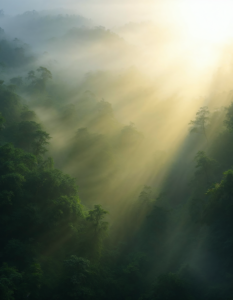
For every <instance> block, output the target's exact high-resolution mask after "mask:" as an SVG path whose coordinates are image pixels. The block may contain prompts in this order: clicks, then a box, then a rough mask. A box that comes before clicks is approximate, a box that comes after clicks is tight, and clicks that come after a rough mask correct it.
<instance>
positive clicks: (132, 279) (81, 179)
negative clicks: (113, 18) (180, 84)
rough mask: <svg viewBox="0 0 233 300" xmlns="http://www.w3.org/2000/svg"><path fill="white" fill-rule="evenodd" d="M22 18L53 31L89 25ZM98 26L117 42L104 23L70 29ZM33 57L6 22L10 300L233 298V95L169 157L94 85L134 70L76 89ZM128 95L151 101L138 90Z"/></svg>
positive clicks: (5, 201) (0, 99)
mask: <svg viewBox="0 0 233 300" xmlns="http://www.w3.org/2000/svg"><path fill="white" fill-rule="evenodd" d="M15 18H16V20H17V22H18V23H17V22H16V24H24V25H25V24H26V25H25V26H28V24H34V25H33V26H34V27H35V28H37V24H40V25H41V24H45V25H44V26H45V27H44V29H46V28H47V26H48V28H50V29H51V31H52V28H53V26H54V27H55V28H56V30H57V26H58V28H60V27H59V26H61V27H62V26H63V25H62V24H65V25H64V27H62V28H63V29H64V28H65V27H66V26H67V27H69V26H70V24H71V23H72V24H73V23H75V24H76V23H77V22H80V24H86V22H87V23H88V21H86V19H82V17H79V16H78V17H76V16H67V17H66V16H52V17H48V16H43V15H40V14H37V13H36V12H30V13H26V14H23V15H21V16H18V17H15ZM30 22H32V23H30ZM52 24H53V25H52ZM67 24H68V25H67ZM24 25H22V26H24ZM17 26H18V25H17ZM33 26H32V27H31V28H28V30H35V28H34V29H33ZM41 26H42V25H41ZM65 29H66V28H65ZM38 30H40V29H38ZM93 32H94V33H95V34H94V36H95V38H97V39H98V38H99V37H100V36H101V35H104V36H105V37H107V39H109V41H110V42H111V41H112V40H114V41H115V40H117V41H120V40H119V39H118V37H116V36H115V35H114V34H112V33H111V32H108V31H106V30H104V29H103V28H96V29H92V31H90V30H89V29H73V30H71V31H69V33H68V38H70V36H73V35H74V36H75V37H76V38H77V39H78V40H79V41H81V40H82V39H84V40H85V38H86V36H85V35H86V34H87V35H88V39H90V40H91V39H92V33H93ZM28 53H29V52H27V46H26V45H25V44H24V43H23V42H20V41H19V40H17V39H16V40H10V39H8V38H6V36H5V33H4V31H3V30H2V29H0V62H1V66H0V74H1V75H0V76H1V78H2V80H0V299H3V300H21V299H33V300H47V299H50V300H64V299H66V300H71V299H80V300H92V299H93V300H97V299H101V300H109V299H111V300H119V299H125V300H127V299H128V300H129V299H132V300H134V299H135V300H152V299H154V300H177V299H179V300H223V299H224V300H232V299H233V298H232V295H233V255H232V253H233V203H232V201H233V170H232V166H233V155H232V153H233V102H231V100H232V94H231V93H230V94H229V95H228V96H229V97H228V100H227V102H226V107H225V108H219V109H215V110H209V108H208V107H206V106H203V107H201V108H200V109H199V110H198V111H197V112H195V111H194V112H193V115H194V117H193V118H192V120H191V121H190V123H189V125H190V134H188V135H187V137H186V138H185V139H184V141H183V144H182V146H181V147H180V150H179V151H177V152H176V156H175V157H174V158H172V159H171V158H168V155H167V154H166V153H168V152H169V150H167V149H164V151H162V150H157V151H154V149H152V146H151V145H152V143H150V141H149V142H148V141H147V139H146V137H145V136H144V135H143V134H142V133H141V132H140V131H139V130H137V129H136V127H135V125H134V124H133V123H132V122H130V123H129V124H128V125H125V124H123V122H120V121H119V120H118V119H117V117H116V115H115V111H114V109H113V106H112V105H111V104H110V103H109V102H107V101H105V100H104V99H103V98H100V97H98V96H96V95H95V94H94V93H93V92H92V91H91V88H90V87H98V88H99V90H101V89H103V90H104V88H103V87H102V82H104V83H105V84H106V85H108V88H109V90H108V92H109V93H110V92H111V91H114V93H116V92H117V91H119V90H120V87H122V86H123V82H124V83H125V85H127V84H128V83H129V82H130V79H131V77H133V78H134V79H135V78H136V76H137V74H136V72H135V71H134V70H133V71H132V69H131V72H129V73H128V74H127V75H125V77H124V80H122V76H120V75H119V76H118V75H117V76H115V77H114V76H112V77H111V76H110V75H109V74H110V73H108V72H107V71H98V72H96V73H91V72H90V73H88V74H86V75H85V78H84V79H83V81H82V83H81V84H79V85H78V84H77V85H75V87H73V86H71V85H70V83H69V82H65V80H64V81H63V80H61V79H59V78H61V77H62V74H61V73H62V72H61V71H60V73H59V74H52V72H51V71H50V70H49V67H47V66H44V65H42V66H41V65H40V64H38V60H36V59H34V56H33V55H30V54H28ZM21 67H22V69H21ZM58 75H59V76H58ZM138 78H139V80H138V82H139V81H140V80H141V78H140V77H138ZM125 79H126V80H125ZM96 90H97V88H96ZM148 93H149V92H148V91H144V90H143V92H142V94H141V95H142V97H143V105H145V102H144V101H146V100H145V99H144V97H145V95H148ZM125 94H126V96H125V97H129V98H130V97H131V98H130V100H129V103H126V104H128V105H129V106H128V109H129V108H131V107H132V106H130V105H131V104H132V103H133V105H135V102H136V105H138V107H140V105H141V104H140V103H138V102H139V101H138V102H137V101H136V100H135V99H137V100H138V98H137V96H138V94H137V93H135V90H133V92H132V91H131V87H130V88H126V93H125ZM132 95H133V96H132ZM124 100H125V98H124ZM220 100H221V99H220ZM161 102H162V101H160V100H158V103H159V105H160V106H159V105H158V107H159V109H160V111H159V112H164V111H165V112H167V110H169V109H170V110H171V111H172V110H173V106H172V105H171V107H167V105H168V102H166V101H164V102H162V103H161ZM115 107H116V105H115ZM172 113H173V111H172ZM195 114H196V115H195ZM164 115H165V116H167V115H166V114H164ZM152 117H153V118H154V116H152ZM161 119H162V118H161V117H160V118H159V116H156V122H157V123H155V124H156V126H157V127H159V126H160V125H161ZM162 121H164V122H168V121H167V120H166V118H165V120H162ZM169 124H170V123H169ZM156 126H154V127H153V130H154V128H156ZM170 129H171V127H169V126H167V127H166V132H164V135H166V134H168V136H170ZM187 129H188V124H187ZM160 138H161V139H162V136H161V135H160ZM160 142H161V140H160V139H159V138H157V144H160ZM158 149H159V147H158ZM165 150H167V151H165ZM148 153H150V155H151V157H148V155H147V154H148ZM51 156H52V157H53V158H51ZM60 169H61V170H60ZM63 172H65V173H63ZM66 173H67V174H70V175H67V174H66ZM71 176H73V177H74V178H73V177H71ZM144 178H150V182H152V183H153V184H152V185H151V187H150V186H147V185H146V186H144V184H145V182H144V181H143V180H144ZM78 194H79V196H80V198H81V199H82V203H81V201H80V199H79V196H78Z"/></svg>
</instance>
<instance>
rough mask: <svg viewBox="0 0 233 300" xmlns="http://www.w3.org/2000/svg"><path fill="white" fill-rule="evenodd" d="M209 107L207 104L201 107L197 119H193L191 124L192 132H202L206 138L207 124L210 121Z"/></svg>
mask: <svg viewBox="0 0 233 300" xmlns="http://www.w3.org/2000/svg"><path fill="white" fill-rule="evenodd" d="M209 114H210V112H209V109H208V107H207V106H203V107H201V108H200V109H199V110H198V112H197V113H196V118H195V120H191V121H190V123H189V125H190V126H191V131H190V132H198V133H202V134H203V135H204V136H205V138H206V140H207V141H208V139H207V135H206V125H207V124H208V121H209Z"/></svg>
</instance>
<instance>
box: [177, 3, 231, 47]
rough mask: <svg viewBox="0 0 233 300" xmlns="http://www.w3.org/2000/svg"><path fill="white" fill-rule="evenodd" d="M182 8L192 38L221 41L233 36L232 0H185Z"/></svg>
mask: <svg viewBox="0 0 233 300" xmlns="http://www.w3.org/2000/svg"><path fill="white" fill-rule="evenodd" d="M180 8H181V13H182V19H183V20H184V21H185V25H186V26H187V27H186V30H187V33H188V34H189V35H190V37H191V38H197V39H201V40H205V41H206V42H210V43H219V42H220V43H221V42H224V41H226V40H228V39H229V38H232V37H233V1H232V0H196V1H193V0H185V1H182V3H181V6H180Z"/></svg>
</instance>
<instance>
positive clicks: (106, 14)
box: [0, 0, 180, 25]
mask: <svg viewBox="0 0 233 300" xmlns="http://www.w3.org/2000/svg"><path fill="white" fill-rule="evenodd" d="M178 1H180V0H178ZM174 3H175V2H174V0H118V1H114V0H113V1H112V0H111V1H110V0H20V1H19V0H1V2H0V9H3V10H4V12H5V14H7V15H12V14H18V13H23V12H25V11H28V10H38V11H40V10H50V9H66V10H68V11H69V12H70V13H78V14H81V15H84V16H86V17H87V18H91V19H93V20H94V21H97V22H98V23H105V24H106V23H107V24H109V25H118V24H120V23H121V21H122V20H124V21H144V20H149V19H153V18H154V17H155V16H156V15H158V11H160V12H159V15H160V16H161V9H162V7H163V6H164V5H166V4H169V5H166V14H167V13H169V12H168V10H169V9H171V11H172V7H173V4H174ZM162 18H164V16H163V17H162Z"/></svg>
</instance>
